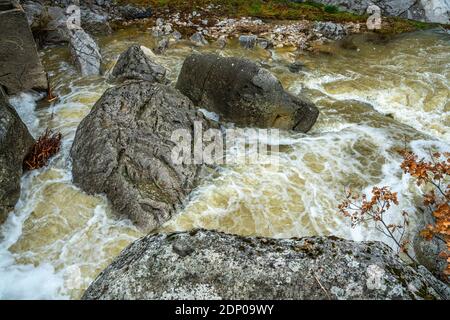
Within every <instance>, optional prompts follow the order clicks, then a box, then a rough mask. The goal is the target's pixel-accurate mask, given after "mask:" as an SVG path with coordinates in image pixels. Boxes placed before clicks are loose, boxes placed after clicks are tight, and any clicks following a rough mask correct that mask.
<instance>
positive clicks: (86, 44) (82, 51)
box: [69, 29, 102, 76]
mask: <svg viewBox="0 0 450 320" xmlns="http://www.w3.org/2000/svg"><path fill="white" fill-rule="evenodd" d="M69 46H70V52H71V54H72V58H73V60H74V62H75V64H76V66H77V68H78V69H79V70H80V72H81V74H82V75H83V76H93V75H99V74H100V72H101V63H102V56H101V54H100V49H99V47H98V45H97V43H96V42H95V41H94V39H93V38H92V37H91V36H90V35H89V34H88V33H86V32H85V31H84V30H83V29H73V30H70V44H69Z"/></svg>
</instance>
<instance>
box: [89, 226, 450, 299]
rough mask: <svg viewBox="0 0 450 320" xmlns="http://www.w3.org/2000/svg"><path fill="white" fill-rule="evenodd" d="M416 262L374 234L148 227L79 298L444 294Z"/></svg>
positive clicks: (443, 287) (445, 290)
mask: <svg viewBox="0 0 450 320" xmlns="http://www.w3.org/2000/svg"><path fill="white" fill-rule="evenodd" d="M449 297H450V289H449V288H448V287H447V286H446V285H444V284H443V283H441V282H439V281H438V280H437V279H436V278H434V277H433V276H432V275H431V274H430V273H428V272H427V271H426V270H424V268H419V269H418V270H415V269H413V268H412V267H409V266H407V265H405V264H404V263H403V262H402V261H401V260H399V258H398V256H397V255H396V254H395V253H394V252H393V251H392V250H391V249H390V248H389V247H387V246H386V245H384V244H382V243H380V242H353V241H349V240H342V239H339V238H335V237H311V238H301V239H286V240H280V239H278V240H276V239H269V238H246V237H240V236H235V235H229V234H224V233H219V232H215V231H206V230H193V231H190V232H181V233H172V234H167V235H165V234H157V235H148V236H146V237H144V238H142V239H140V240H137V241H136V242H134V243H133V244H131V245H130V246H129V247H128V248H126V249H125V250H124V251H122V253H121V254H120V255H119V256H118V257H117V258H116V259H115V261H114V262H113V263H112V264H111V265H110V266H109V267H107V268H106V269H105V270H104V271H103V272H102V273H101V274H100V275H99V276H98V278H97V279H96V280H95V281H94V282H93V283H92V284H91V286H90V287H89V288H88V289H87V290H86V292H85V293H84V296H83V299H448V298H449Z"/></svg>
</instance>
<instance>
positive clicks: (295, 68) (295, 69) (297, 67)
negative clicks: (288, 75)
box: [288, 61, 305, 73]
mask: <svg viewBox="0 0 450 320" xmlns="http://www.w3.org/2000/svg"><path fill="white" fill-rule="evenodd" d="M288 68H289V71H290V72H292V73H299V72H300V71H301V70H303V69H304V68H305V64H304V63H303V62H301V61H295V62H293V63H291V64H290V65H289V66H288Z"/></svg>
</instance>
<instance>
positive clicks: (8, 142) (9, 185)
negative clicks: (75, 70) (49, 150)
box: [0, 89, 34, 224]
mask: <svg viewBox="0 0 450 320" xmlns="http://www.w3.org/2000/svg"><path fill="white" fill-rule="evenodd" d="M33 143H34V139H33V137H32V136H31V134H30V133H29V132H28V129H27V127H26V126H25V124H24V123H23V122H22V120H21V119H20V117H19V115H18V114H17V112H16V111H15V110H14V108H13V107H12V106H11V105H9V103H8V102H7V101H6V98H5V97H4V96H3V93H2V91H1V89H0V224H1V223H3V222H4V220H5V219H6V217H7V215H8V213H9V212H10V211H11V210H13V209H14V206H15V205H16V202H17V201H18V200H19V196H20V177H21V176H22V162H23V159H24V158H25V156H26V155H27V153H28V151H29V150H30V148H31V146H32V145H33Z"/></svg>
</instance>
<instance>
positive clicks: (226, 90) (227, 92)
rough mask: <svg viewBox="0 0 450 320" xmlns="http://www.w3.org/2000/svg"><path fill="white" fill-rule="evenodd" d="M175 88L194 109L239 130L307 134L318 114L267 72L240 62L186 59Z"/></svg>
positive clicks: (215, 58) (208, 57)
mask: <svg viewBox="0 0 450 320" xmlns="http://www.w3.org/2000/svg"><path fill="white" fill-rule="evenodd" d="M177 88H178V89H179V90H180V91H181V92H182V93H183V94H185V95H186V96H188V97H189V98H190V99H191V100H192V101H193V102H194V104H195V105H197V106H201V107H202V108H205V109H208V110H209V111H213V112H215V113H217V114H219V115H220V116H221V119H224V120H225V121H230V122H234V123H236V124H237V125H239V126H257V127H260V128H270V127H274V128H280V129H293V130H296V131H301V132H307V131H308V130H309V129H311V127H312V126H313V125H314V123H315V121H316V119H317V117H318V115H319V111H318V109H317V108H316V107H315V106H314V104H313V103H311V102H309V101H307V100H306V99H303V98H301V97H295V96H293V95H291V94H289V93H287V92H286V91H284V89H283V86H282V85H281V83H280V81H279V80H278V79H277V78H276V77H275V76H274V75H272V74H271V73H270V72H269V71H267V70H266V69H263V68H261V67H259V66H258V65H257V64H255V63H253V62H251V61H249V60H245V59H241V58H235V57H231V58H223V57H219V56H217V55H213V54H205V55H201V54H193V55H191V56H189V57H188V58H186V60H185V61H184V64H183V67H182V69H181V72H180V75H179V77H178V82H177Z"/></svg>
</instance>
